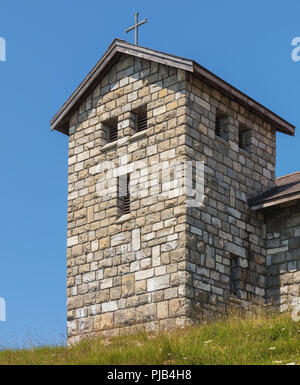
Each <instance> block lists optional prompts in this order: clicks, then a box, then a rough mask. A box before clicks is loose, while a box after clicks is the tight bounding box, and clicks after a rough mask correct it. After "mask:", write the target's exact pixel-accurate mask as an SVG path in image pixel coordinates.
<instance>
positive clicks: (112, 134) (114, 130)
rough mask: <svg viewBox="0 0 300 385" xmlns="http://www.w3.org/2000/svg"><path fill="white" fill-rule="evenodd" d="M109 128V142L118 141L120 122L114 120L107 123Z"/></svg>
mask: <svg viewBox="0 0 300 385" xmlns="http://www.w3.org/2000/svg"><path fill="white" fill-rule="evenodd" d="M107 126H108V141H109V142H114V141H115V140H117V139H118V121H117V119H114V120H112V121H110V122H109V123H107Z"/></svg>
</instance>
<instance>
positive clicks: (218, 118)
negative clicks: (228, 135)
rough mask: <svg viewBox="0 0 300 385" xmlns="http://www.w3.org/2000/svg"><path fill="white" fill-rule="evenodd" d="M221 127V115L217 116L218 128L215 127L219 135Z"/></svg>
mask: <svg viewBox="0 0 300 385" xmlns="http://www.w3.org/2000/svg"><path fill="white" fill-rule="evenodd" d="M221 127H222V119H221V117H220V116H217V117H216V128H215V131H216V135H217V136H221Z"/></svg>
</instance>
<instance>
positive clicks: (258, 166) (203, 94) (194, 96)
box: [186, 76, 276, 317]
mask: <svg viewBox="0 0 300 385" xmlns="http://www.w3.org/2000/svg"><path fill="white" fill-rule="evenodd" d="M187 97H188V133H187V139H186V142H187V146H188V147H187V156H188V158H189V159H194V160H198V161H203V162H204V164H205V182H204V183H205V198H204V202H203V206H202V207H201V208H195V207H193V208H189V209H188V226H189V227H188V250H189V254H188V261H189V263H188V271H189V272H190V275H191V278H190V280H189V282H188V285H189V287H188V296H189V298H190V299H191V300H192V302H193V305H194V308H196V309H198V310H197V311H196V313H197V314H199V309H200V313H201V312H202V315H203V316H204V317H207V316H210V315H211V314H212V313H215V312H224V311H226V309H227V305H229V304H231V303H237V304H241V305H242V306H243V307H245V308H248V307H249V306H250V304H252V303H254V304H258V305H263V304H264V301H265V276H266V265H265V263H266V248H265V240H266V226H265V223H264V215H263V213H253V212H250V210H249V208H248V204H247V198H249V197H250V196H253V195H255V194H257V193H259V192H262V191H263V190H266V189H267V188H270V187H272V186H273V185H274V181H275V158H276V137H275V129H274V128H273V127H271V125H270V124H267V123H266V122H264V121H262V120H261V119H260V118H259V117H257V116H255V115H253V114H252V113H251V112H249V111H246V110H245V108H243V107H242V106H240V105H238V104H237V103H235V102H233V101H231V100H230V99H228V98H227V97H225V96H224V95H222V94H220V92H218V91H217V90H215V89H213V88H211V87H210V86H208V85H207V84H204V83H203V82H201V81H200V80H199V79H198V78H196V77H194V76H190V78H189V80H188V92H187ZM217 114H222V115H223V116H224V117H225V120H224V122H225V123H224V125H225V127H224V130H225V131H226V137H225V139H224V138H220V137H218V136H216V134H215V124H216V116H217ZM241 126H246V127H247V128H248V129H250V134H249V135H250V143H249V146H248V151H245V150H243V149H241V148H239V128H240V127H241ZM233 257H234V258H235V261H236V262H235V263H236V266H235V267H234V272H233V274H234V279H235V285H236V292H235V293H234V294H233V293H232V292H231V290H230V285H231V284H230V275H231V274H232V272H231V269H230V264H231V263H232V258H233Z"/></svg>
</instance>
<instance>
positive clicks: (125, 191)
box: [117, 174, 131, 216]
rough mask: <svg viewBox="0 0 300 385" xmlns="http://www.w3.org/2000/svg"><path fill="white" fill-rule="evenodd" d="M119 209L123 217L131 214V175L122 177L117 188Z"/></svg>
mask: <svg viewBox="0 0 300 385" xmlns="http://www.w3.org/2000/svg"><path fill="white" fill-rule="evenodd" d="M117 194H118V202H119V203H118V207H119V208H120V210H121V216H122V215H125V214H129V213H130V212H131V210H130V174H127V175H121V176H119V178H118V186H117Z"/></svg>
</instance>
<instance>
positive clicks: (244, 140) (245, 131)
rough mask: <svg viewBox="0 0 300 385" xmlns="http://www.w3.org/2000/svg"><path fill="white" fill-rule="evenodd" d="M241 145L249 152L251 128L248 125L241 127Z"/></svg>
mask: <svg viewBox="0 0 300 385" xmlns="http://www.w3.org/2000/svg"><path fill="white" fill-rule="evenodd" d="M239 147H240V148H241V149H242V150H244V151H247V152H250V150H251V130H250V129H249V128H247V127H240V129H239Z"/></svg>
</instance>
